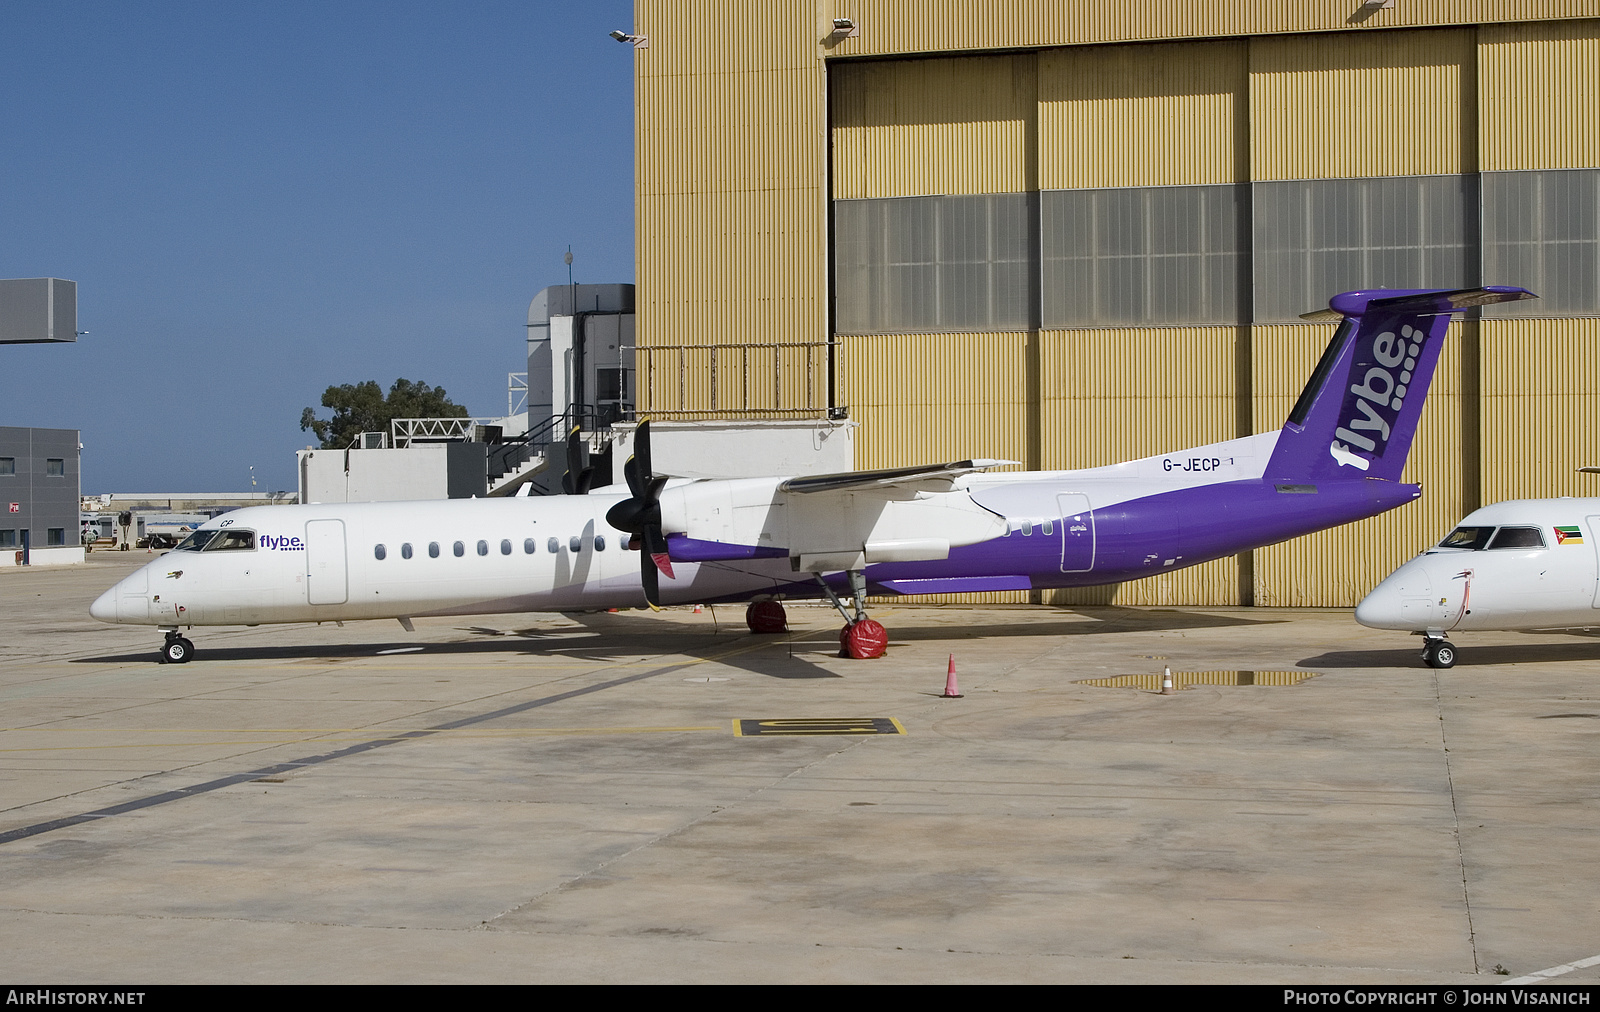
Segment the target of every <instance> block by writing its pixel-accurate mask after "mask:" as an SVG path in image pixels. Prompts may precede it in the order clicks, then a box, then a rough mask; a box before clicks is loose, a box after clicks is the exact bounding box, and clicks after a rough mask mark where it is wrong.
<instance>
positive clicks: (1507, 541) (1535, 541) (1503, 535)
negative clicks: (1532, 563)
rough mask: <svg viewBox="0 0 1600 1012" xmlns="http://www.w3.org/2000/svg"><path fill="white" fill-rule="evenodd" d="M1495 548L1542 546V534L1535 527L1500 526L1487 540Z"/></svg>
mask: <svg viewBox="0 0 1600 1012" xmlns="http://www.w3.org/2000/svg"><path fill="white" fill-rule="evenodd" d="M1489 547H1490V548H1491V549H1495V548H1543V547H1544V534H1543V533H1541V532H1540V530H1539V528H1537V527H1502V528H1500V533H1499V534H1496V535H1495V536H1494V540H1493V541H1491V542H1489Z"/></svg>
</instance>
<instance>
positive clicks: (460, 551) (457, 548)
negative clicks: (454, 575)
mask: <svg viewBox="0 0 1600 1012" xmlns="http://www.w3.org/2000/svg"><path fill="white" fill-rule="evenodd" d="M450 550H451V551H453V552H455V553H456V558H458V559H459V558H461V557H462V556H463V555H465V554H467V546H466V545H464V544H462V543H461V542H459V541H457V542H456V543H455V544H454V545H452V546H451V547H450Z"/></svg>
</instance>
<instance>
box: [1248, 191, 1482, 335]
mask: <svg viewBox="0 0 1600 1012" xmlns="http://www.w3.org/2000/svg"><path fill="white" fill-rule="evenodd" d="M1477 179H1478V177H1477V176H1476V175H1449V176H1444V175H1441V176H1384V177H1371V178H1364V179H1290V180H1282V181H1274V182H1264V183H1256V184H1254V185H1253V187H1252V189H1251V194H1250V201H1251V204H1252V205H1253V210H1252V215H1251V221H1252V226H1253V238H1252V253H1251V260H1252V264H1253V270H1254V274H1255V278H1254V282H1255V284H1254V291H1255V307H1254V317H1255V318H1254V322H1256V323H1299V322H1300V314H1301V313H1303V312H1305V311H1306V310H1308V309H1312V308H1316V307H1318V306H1323V305H1326V304H1327V301H1328V296H1329V294H1330V293H1333V292H1348V291H1353V290H1356V289H1361V288H1377V287H1382V288H1463V287H1465V286H1467V285H1469V284H1476V283H1477V278H1478V269H1477V266H1478V263H1477V262H1478V236H1477V220H1478V184H1477ZM1495 283H1496V284H1500V283H1501V282H1500V279H1499V278H1498V276H1497V277H1496V279H1495Z"/></svg>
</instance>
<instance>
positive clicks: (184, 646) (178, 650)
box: [161, 629, 194, 664]
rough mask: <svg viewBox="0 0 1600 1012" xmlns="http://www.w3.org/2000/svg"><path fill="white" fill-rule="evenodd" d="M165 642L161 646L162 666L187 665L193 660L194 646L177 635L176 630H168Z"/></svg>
mask: <svg viewBox="0 0 1600 1012" xmlns="http://www.w3.org/2000/svg"><path fill="white" fill-rule="evenodd" d="M166 633H167V641H166V642H165V643H163V644H162V645H161V663H162V664H188V663H189V662H190V661H192V660H194V644H193V643H190V642H189V641H188V640H187V639H185V638H184V637H182V636H180V635H179V634H178V630H176V629H168V630H167V631H166Z"/></svg>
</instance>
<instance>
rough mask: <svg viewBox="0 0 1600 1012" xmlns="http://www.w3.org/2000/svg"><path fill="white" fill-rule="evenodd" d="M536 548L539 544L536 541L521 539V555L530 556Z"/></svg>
mask: <svg viewBox="0 0 1600 1012" xmlns="http://www.w3.org/2000/svg"><path fill="white" fill-rule="evenodd" d="M538 547H539V543H538V542H537V541H534V540H533V539H532V538H523V539H522V554H523V555H532V554H533V553H534V551H535V550H536V549H537V548H538Z"/></svg>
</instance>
